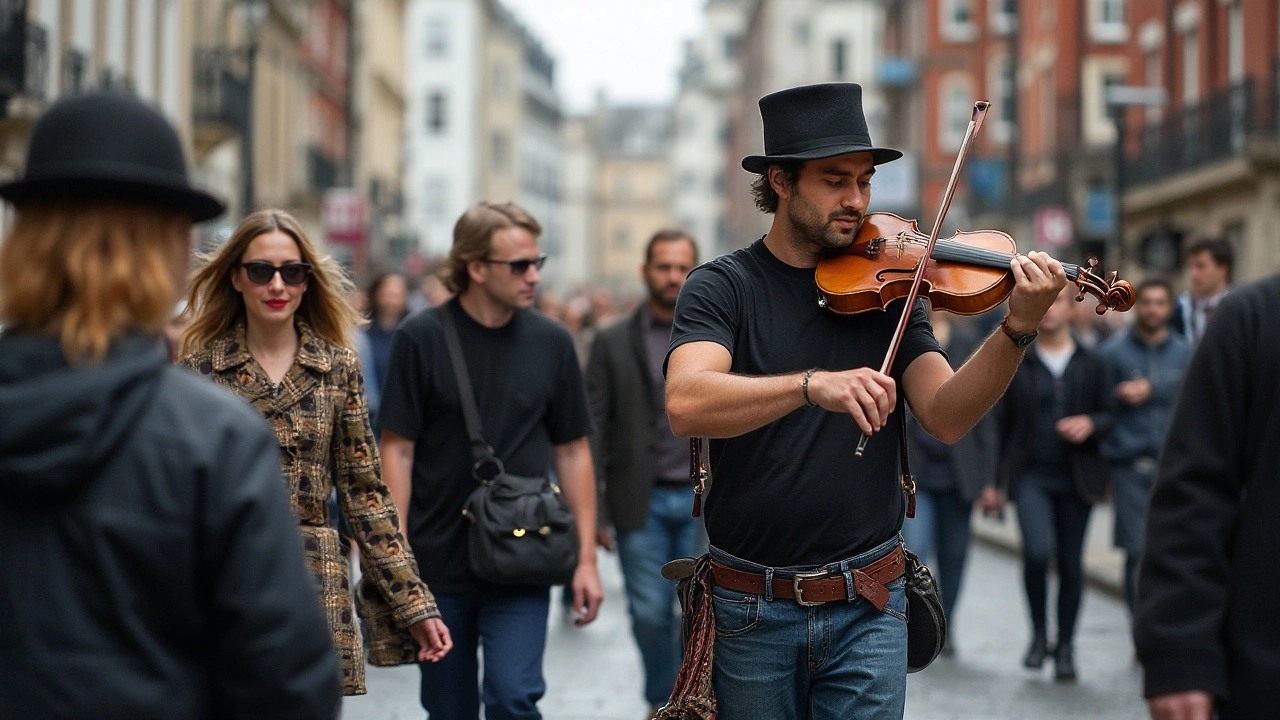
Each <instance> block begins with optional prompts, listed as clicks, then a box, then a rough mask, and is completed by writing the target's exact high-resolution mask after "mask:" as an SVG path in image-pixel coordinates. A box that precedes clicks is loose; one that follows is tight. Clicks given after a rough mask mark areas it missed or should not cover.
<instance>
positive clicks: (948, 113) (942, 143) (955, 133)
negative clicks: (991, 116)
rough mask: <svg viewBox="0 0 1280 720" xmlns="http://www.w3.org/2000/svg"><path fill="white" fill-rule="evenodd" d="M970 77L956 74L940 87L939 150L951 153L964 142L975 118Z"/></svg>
mask: <svg viewBox="0 0 1280 720" xmlns="http://www.w3.org/2000/svg"><path fill="white" fill-rule="evenodd" d="M972 85H973V84H972V83H971V82H970V81H969V79H968V77H966V76H965V75H963V74H960V73H956V74H952V75H950V76H947V77H945V78H944V79H943V81H942V82H941V83H940V84H939V85H938V91H939V97H938V110H939V113H940V114H939V116H938V149H939V151H940V152H942V153H943V154H947V153H951V152H954V151H955V150H957V149H958V148H959V147H960V143H962V142H964V134H965V131H966V130H968V129H969V118H970V117H972V116H973V87H972Z"/></svg>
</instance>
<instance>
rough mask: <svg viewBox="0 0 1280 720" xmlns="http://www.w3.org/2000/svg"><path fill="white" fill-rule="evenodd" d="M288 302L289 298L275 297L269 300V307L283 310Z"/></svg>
mask: <svg viewBox="0 0 1280 720" xmlns="http://www.w3.org/2000/svg"><path fill="white" fill-rule="evenodd" d="M288 304H289V301H288V300H281V299H274V300H268V301H267V307H269V308H271V309H272V310H281V309H283V308H284V307H285V306H286V305H288Z"/></svg>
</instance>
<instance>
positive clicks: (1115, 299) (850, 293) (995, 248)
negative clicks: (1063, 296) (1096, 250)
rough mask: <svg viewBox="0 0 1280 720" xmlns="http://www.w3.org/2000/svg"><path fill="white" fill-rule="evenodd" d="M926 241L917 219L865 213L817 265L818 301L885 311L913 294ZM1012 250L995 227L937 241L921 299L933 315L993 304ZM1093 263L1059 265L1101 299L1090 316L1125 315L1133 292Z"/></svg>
mask: <svg viewBox="0 0 1280 720" xmlns="http://www.w3.org/2000/svg"><path fill="white" fill-rule="evenodd" d="M928 241H929V237H928V236H927V235H925V234H923V233H921V232H920V228H919V227H918V226H917V225H916V222H915V221H914V220H906V219H904V218H901V217H898V216H897V215H894V214H893V213H886V212H875V213H868V214H867V216H866V218H865V219H864V220H863V223H862V229H861V230H859V232H858V236H857V238H856V239H854V241H853V244H852V245H851V246H849V247H848V248H846V249H845V250H844V251H842V252H840V253H839V254H834V255H829V256H827V257H825V258H823V259H822V260H820V261H818V268H817V270H816V272H815V274H814V279H815V280H816V282H817V284H818V297H819V299H818V304H819V305H820V306H821V307H825V308H827V309H829V310H831V311H833V312H837V313H840V314H844V315H850V314H854V313H861V312H867V311H870V310H884V309H885V308H886V307H887V306H888V304H889V303H890V302H893V301H894V300H898V299H901V298H904V297H907V295H909V294H910V292H911V286H912V282H913V280H914V278H915V274H916V270H917V269H919V265H920V260H921V258H923V257H924V255H925V249H926V247H927V245H928ZM1016 251H1017V246H1016V244H1015V243H1014V241H1013V238H1011V237H1009V236H1008V235H1007V234H1005V233H1002V232H1000V231H998V230H979V231H961V232H957V233H956V234H954V235H952V236H951V238H949V239H946V240H938V241H937V242H936V243H935V244H934V247H933V252H932V253H931V254H930V255H929V262H928V264H927V266H926V267H925V269H924V276H923V278H922V279H921V281H920V289H919V294H920V295H922V296H925V297H928V298H929V304H930V306H931V307H933V308H934V309H935V310H946V311H948V312H953V313H956V314H959V315H977V314H978V313H983V312H986V311H988V310H991V309H992V308H994V307H996V306H998V305H999V304H1000V303H1002V302H1004V301H1005V300H1006V299H1007V298H1008V297H1009V294H1010V293H1012V292H1013V285H1014V279H1013V271H1012V270H1011V269H1010V268H1009V263H1010V261H1011V260H1012V259H1013V258H1014V254H1015V253H1016ZM1097 264H1098V261H1097V259H1096V258H1092V257H1091V258H1089V259H1088V260H1087V261H1086V265H1084V266H1082V265H1072V264H1069V263H1063V264H1062V269H1063V270H1064V271H1066V274H1067V279H1068V280H1070V281H1071V282H1074V283H1075V284H1076V287H1078V288H1079V289H1080V295H1079V296H1078V297H1077V298H1076V300H1077V301H1083V300H1084V297H1085V294H1086V293H1088V294H1090V295H1093V296H1094V297H1095V298H1097V300H1098V306H1097V307H1096V308H1095V311H1096V312H1097V313H1098V314H1099V315H1102V314H1103V313H1105V312H1106V311H1107V310H1117V311H1120V312H1124V311H1126V310H1128V309H1129V308H1131V307H1133V303H1134V299H1135V294H1134V290H1133V287H1132V286H1131V285H1130V284H1129V283H1128V282H1126V281H1124V280H1119V279H1117V275H1118V274H1117V273H1115V272H1112V273H1110V274H1109V275H1108V276H1107V277H1105V278H1104V277H1101V276H1099V275H1097V274H1095V273H1094V270H1093V269H1094V268H1095V267H1097Z"/></svg>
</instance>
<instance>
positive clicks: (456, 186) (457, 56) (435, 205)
mask: <svg viewBox="0 0 1280 720" xmlns="http://www.w3.org/2000/svg"><path fill="white" fill-rule="evenodd" d="M406 38H407V40H406V46H405V53H406V58H407V60H406V67H407V68H408V75H407V82H406V91H405V92H406V97H407V101H406V107H407V110H408V112H407V116H406V125H407V128H408V132H407V139H406V187H405V193H404V197H405V203H406V219H407V221H408V222H409V223H411V225H412V227H413V230H414V231H415V232H416V233H417V235H418V243H419V246H420V247H421V249H422V252H424V253H426V254H429V255H443V254H445V253H447V252H448V250H449V246H450V245H451V244H452V242H453V225H454V223H455V222H456V221H457V219H458V216H459V215H461V214H462V212H463V211H464V210H466V208H467V207H469V206H470V205H472V204H473V203H475V202H477V201H479V200H493V201H505V200H513V201H515V202H517V203H519V204H520V205H522V206H523V207H525V208H526V209H527V210H529V211H530V212H531V213H533V215H534V216H535V217H536V218H537V219H538V222H539V223H541V224H542V226H543V236H542V240H541V243H542V247H543V249H544V250H545V251H546V252H547V253H548V254H550V255H552V256H553V257H554V258H555V260H554V261H553V262H552V263H551V264H549V265H548V266H547V272H546V273H544V275H545V276H546V278H547V280H548V281H549V282H555V281H556V280H557V278H556V273H557V272H558V269H557V267H556V266H557V264H560V263H559V259H560V258H559V256H560V254H561V252H562V251H561V241H562V239H561V235H562V231H561V229H560V168H561V164H560V149H561V144H560V143H561V125H562V123H563V118H562V112H561V108H560V100H559V97H558V95H557V94H556V91H555V62H554V60H553V59H552V58H551V56H550V54H549V53H548V52H547V51H546V50H545V49H544V47H543V45H542V43H541V42H540V41H539V40H538V39H537V38H536V37H534V36H533V35H532V34H531V33H530V32H529V31H528V30H527V29H526V28H524V27H523V26H522V25H521V24H520V23H519V22H518V21H517V20H516V19H515V17H514V16H513V15H512V14H511V13H510V12H509V11H508V10H506V8H504V7H503V6H502V5H501V4H500V3H498V2H497V0H411V1H410V4H409V10H408V20H407V31H406Z"/></svg>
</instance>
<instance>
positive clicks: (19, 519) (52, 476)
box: [0, 94, 341, 720]
mask: <svg viewBox="0 0 1280 720" xmlns="http://www.w3.org/2000/svg"><path fill="white" fill-rule="evenodd" d="M0 196H3V197H4V198H5V199H7V200H9V201H11V202H13V203H14V204H15V205H16V206H17V209H18V214H17V220H16V222H15V224H14V227H13V229H12V231H11V232H10V233H9V235H8V237H7V238H5V240H4V242H3V244H0V324H3V325H4V326H5V327H6V330H5V333H4V335H3V336H0V618H3V620H0V678H2V680H0V718H41V719H42V720H44V719H57V718H88V717H92V718H97V719H99V720H115V719H119V720H125V719H126V718H127V719H129V720H140V719H142V720H150V719H152V718H155V719H159V718H196V719H203V718H249V717H254V718H259V717H262V718H265V717H270V718H289V719H297V720H320V719H322V718H334V717H336V715H337V712H338V704H339V702H340V699H341V685H340V675H339V670H338V662H337V658H336V656H335V655H334V652H333V649H332V647H331V645H330V640H329V634H328V631H327V628H326V625H325V619H324V615H323V614H322V613H321V610H320V607H319V604H318V603H317V602H316V599H315V598H316V596H315V589H314V588H313V586H312V581H311V578H310V576H309V575H308V573H307V571H306V568H305V565H304V563H303V548H302V545H301V543H300V542H299V541H298V537H297V531H296V530H295V526H296V524H295V521H294V519H293V517H292V514H291V513H290V510H289V498H288V494H287V492H286V489H285V485H284V483H283V482H282V481H281V478H280V456H279V450H278V446H277V444H276V441H275V438H274V437H273V436H272V434H271V431H270V430H269V429H267V427H266V426H265V425H264V424H263V422H262V420H261V419H260V418H259V417H258V416H257V415H256V414H255V413H254V412H253V410H252V409H250V408H249V407H247V406H245V405H244V404H243V403H242V402H241V401H239V400H238V399H236V398H235V397H233V396H231V395H229V394H227V393H225V392H223V391H221V390H218V389H217V388H215V387H213V386H212V385H210V384H208V383H206V382H204V381H202V380H200V379H199V378H197V377H196V376H195V375H192V374H190V373H188V372H186V371H184V370H180V369H178V368H175V367H173V366H171V365H170V364H169V358H168V356H167V354H166V352H165V351H164V349H163V344H162V341H161V339H160V330H161V327H162V326H163V325H164V323H165V322H166V321H167V320H169V318H170V315H171V312H172V310H173V304H174V300H175V298H176V297H177V294H178V290H179V289H180V287H181V284H182V282H183V276H184V274H185V271H186V267H187V263H188V261H189V254H190V245H189V237H190V229H191V225H192V223H193V222H198V221H201V220H207V219H211V218H213V217H216V216H217V215H219V214H221V212H222V204H221V203H220V202H219V201H218V200H217V199H216V198H214V197H212V196H211V195H208V194H207V193H204V192H202V191H200V190H197V189H195V188H193V187H191V186H190V185H189V183H188V181H187V176H186V168H185V162H184V160H183V155H182V147H181V144H180V141H179V139H178V136H177V133H176V132H175V131H174V130H173V128H172V127H171V126H170V125H169V124H168V122H167V121H166V120H165V119H164V117H163V116H162V115H160V114H159V113H158V112H156V111H155V110H153V109H151V108H149V107H147V106H145V105H143V104H142V103H141V102H139V101H137V100H135V99H132V98H127V97H125V96H121V95H106V94H85V95H78V96H75V97H73V98H70V99H67V100H63V101H60V102H59V103H57V104H55V105H54V106H52V107H51V108H50V109H49V110H48V111H47V112H46V113H45V115H44V116H43V117H42V118H41V119H40V120H39V121H38V122H37V124H36V126H35V129H34V131H33V134H32V140H31V146H30V150H29V153H28V159H27V165H26V174H25V176H24V177H23V178H22V179H21V180H18V181H16V182H11V183H8V184H5V185H2V186H0Z"/></svg>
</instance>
